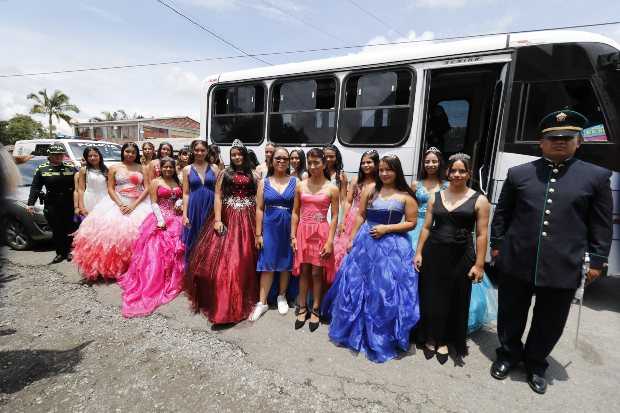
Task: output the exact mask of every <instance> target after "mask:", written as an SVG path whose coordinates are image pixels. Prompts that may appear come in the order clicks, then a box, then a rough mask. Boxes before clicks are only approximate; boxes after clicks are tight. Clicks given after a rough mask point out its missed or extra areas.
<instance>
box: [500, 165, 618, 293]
mask: <svg viewBox="0 0 620 413" xmlns="http://www.w3.org/2000/svg"><path fill="white" fill-rule="evenodd" d="M610 176H611V172H610V171H609V170H607V169H604V168H601V167H598V166H596V165H593V164H590V163H587V162H583V161H581V160H578V159H575V158H571V159H569V160H567V161H565V162H562V163H559V164H555V163H553V162H551V161H549V160H547V159H544V158H541V159H538V160H536V161H534V162H530V163H527V164H524V165H519V166H516V167H513V168H511V169H510V170H509V171H508V175H507V177H506V181H505V183H504V186H503V188H502V192H501V195H500V198H499V202H498V205H497V208H496V210H495V216H494V219H493V224H492V226H491V248H492V249H499V250H500V255H499V257H498V258H497V266H498V268H499V269H500V271H501V272H502V273H503V274H506V275H508V276H514V277H517V278H520V279H522V280H525V281H529V282H533V283H534V285H536V286H540V287H554V288H568V289H574V288H577V287H578V286H579V282H580V278H581V277H580V269H581V263H582V259H583V257H584V255H585V252H589V253H590V255H591V266H592V268H599V269H600V268H602V267H603V266H604V265H606V262H607V256H608V255H609V250H610V247H611V237H612V197H611V188H610Z"/></svg>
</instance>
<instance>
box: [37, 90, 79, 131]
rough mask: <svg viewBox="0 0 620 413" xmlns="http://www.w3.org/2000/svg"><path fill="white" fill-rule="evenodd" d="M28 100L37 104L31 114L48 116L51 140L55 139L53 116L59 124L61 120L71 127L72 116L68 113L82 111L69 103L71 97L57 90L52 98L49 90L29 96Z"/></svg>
mask: <svg viewBox="0 0 620 413" xmlns="http://www.w3.org/2000/svg"><path fill="white" fill-rule="evenodd" d="M28 99H32V100H34V101H35V104H34V105H33V106H32V108H31V109H30V113H33V114H42V115H47V116H48V121H49V134H50V139H52V137H53V136H52V117H53V116H55V117H56V121H57V122H60V119H62V120H64V121H65V122H67V123H68V124H69V125H71V116H70V115H69V114H67V112H75V113H80V109H79V108H78V107H77V106H75V105H72V104H71V103H69V96H67V95H65V93H64V92H62V91H60V90H55V91H54V93H53V94H52V96H48V95H47V89H43V90H39V92H38V93H37V94H34V93H31V94H29V95H28Z"/></svg>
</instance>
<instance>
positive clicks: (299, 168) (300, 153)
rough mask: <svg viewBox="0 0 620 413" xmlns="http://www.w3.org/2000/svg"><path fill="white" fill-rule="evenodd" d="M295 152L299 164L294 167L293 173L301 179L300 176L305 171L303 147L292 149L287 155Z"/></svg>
mask: <svg viewBox="0 0 620 413" xmlns="http://www.w3.org/2000/svg"><path fill="white" fill-rule="evenodd" d="M294 153H296V154H297V156H299V165H298V166H297V168H295V174H296V175H297V176H298V177H299V179H301V176H302V175H303V173H304V172H306V171H307V168H306V154H305V152H304V150H303V149H293V150H292V151H291V153H290V154H289V157H291V156H293V154H294Z"/></svg>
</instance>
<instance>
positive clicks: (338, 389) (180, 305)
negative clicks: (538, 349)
mask: <svg viewBox="0 0 620 413" xmlns="http://www.w3.org/2000/svg"><path fill="white" fill-rule="evenodd" d="M52 257H53V253H52V252H48V251H42V252H14V251H7V253H6V258H7V261H6V262H5V269H4V271H3V275H2V276H1V277H0V410H2V411H7V412H37V411H41V412H43V411H45V412H48V411H57V412H72V411H89V412H91V411H94V412H99V411H101V412H104V411H105V412H110V411H119V412H125V411H127V412H134V411H135V412H138V411H162V412H164V411H165V412H168V411H179V412H184V411H196V410H198V409H200V410H201V411H215V410H218V411H259V410H260V411H282V412H287V411H425V412H426V411H451V412H470V411H471V412H497V411H503V412H512V411H524V410H525V409H527V410H530V411H544V412H586V411H587V412H598V411H600V412H618V411H620V388H619V387H620V370H619V369H618V366H620V279H617V278H615V279H612V278H609V279H604V280H600V281H598V282H597V283H595V284H594V285H592V286H590V287H589V289H588V290H587V291H586V296H585V305H584V308H583V313H582V329H581V335H580V339H579V343H578V347H577V349H575V347H574V338H575V328H576V324H577V311H576V310H577V307H576V306H574V308H573V311H572V312H571V316H570V319H569V321H568V324H567V328H566V330H565V332H564V336H563V337H562V339H561V341H560V343H559V344H558V346H557V347H556V349H555V351H554V352H553V354H552V356H551V358H550V364H551V365H550V368H549V370H548V374H547V376H548V378H549V379H550V386H549V389H548V391H547V394H546V395H544V396H540V395H537V394H535V393H533V392H532V391H531V390H530V389H529V387H528V385H527V383H526V382H525V373H524V372H523V371H515V372H514V373H513V374H512V375H511V377H510V378H508V379H507V380H504V381H497V380H494V379H492V378H491V377H490V375H489V366H490V364H491V360H492V358H493V357H494V349H495V347H496V346H497V338H496V334H495V326H494V325H490V326H488V327H487V328H485V329H483V330H481V331H478V332H476V333H475V334H474V335H473V336H472V337H471V340H470V341H469V350H470V355H469V356H468V357H467V358H466V359H465V365H463V366H457V365H455V363H454V362H452V361H449V362H448V363H446V364H445V365H443V366H441V365H439V364H438V363H437V361H436V360H434V359H433V360H430V361H426V360H425V359H424V357H423V355H422V354H421V352H419V351H418V352H416V351H415V349H412V350H411V352H410V353H409V354H407V355H405V356H404V357H402V358H401V359H398V360H393V361H390V362H387V363H384V364H374V363H371V362H369V361H367V360H366V358H365V357H364V356H363V355H356V354H353V353H351V352H350V351H348V350H346V349H343V348H338V347H336V346H334V345H333V344H331V343H330V342H329V340H328V337H327V326H325V325H321V327H320V328H319V329H318V330H317V331H316V332H315V333H310V332H309V331H308V329H307V327H306V328H304V329H302V330H299V331H294V329H293V320H294V316H293V314H292V312H290V313H289V314H288V315H286V316H280V315H279V314H278V313H277V311H275V310H274V311H269V312H268V313H267V314H266V315H265V316H263V317H262V318H261V319H260V320H259V321H258V322H256V323H254V324H252V323H249V322H247V321H246V322H243V323H240V324H238V325H236V326H234V327H232V328H229V329H225V330H218V331H213V330H212V329H211V327H210V326H209V324H208V323H207V321H206V320H205V319H204V318H203V317H201V316H198V315H193V314H191V313H190V312H189V310H188V309H189V306H188V302H187V299H186V298H185V297H184V296H179V297H178V298H177V299H176V300H175V301H173V302H172V303H170V304H169V305H167V306H165V307H162V308H160V310H159V311H158V312H157V313H156V314H154V315H152V316H150V317H147V318H142V319H131V320H125V319H123V317H122V316H121V314H120V309H119V308H120V291H119V288H118V286H117V285H115V284H107V285H106V284H100V285H95V286H92V287H91V286H88V285H84V284H82V283H81V278H80V276H79V274H78V273H77V272H76V271H75V269H74V268H73V266H72V265H71V264H69V263H66V262H63V263H61V264H57V265H48V264H47V263H48V262H49V261H50V260H51V258H52Z"/></svg>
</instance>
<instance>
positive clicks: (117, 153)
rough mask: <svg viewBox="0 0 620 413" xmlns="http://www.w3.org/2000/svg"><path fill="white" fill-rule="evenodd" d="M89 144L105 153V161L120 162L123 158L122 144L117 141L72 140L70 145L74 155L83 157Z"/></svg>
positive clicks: (77, 157)
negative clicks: (116, 142)
mask: <svg viewBox="0 0 620 413" xmlns="http://www.w3.org/2000/svg"><path fill="white" fill-rule="evenodd" d="M89 146H95V147H96V148H97V149H99V151H100V152H101V155H103V160H104V161H105V162H120V160H121V146H120V145H117V144H115V143H103V142H96V141H95V142H70V143H69V147H70V148H71V152H73V156H74V157H75V158H76V159H82V155H83V154H84V149H86V148H87V147H89Z"/></svg>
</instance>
